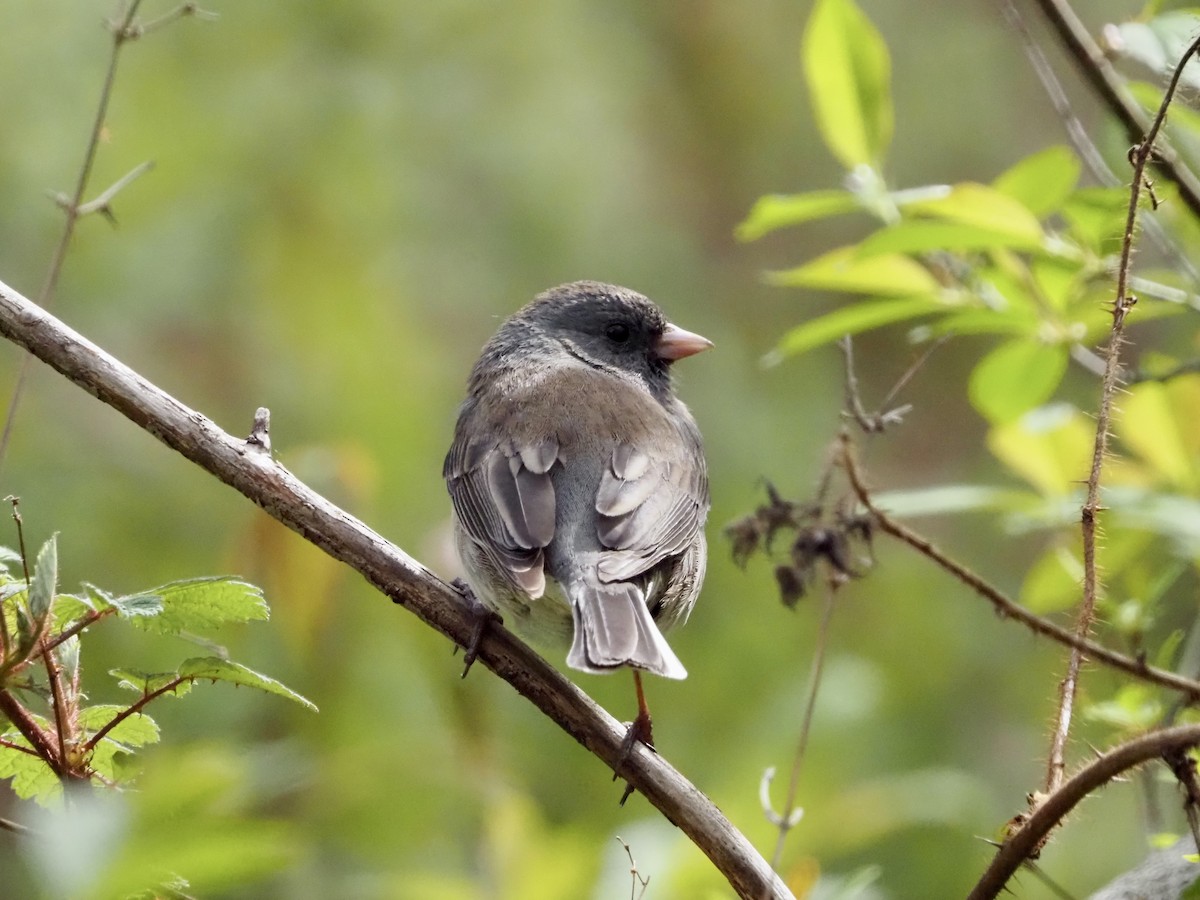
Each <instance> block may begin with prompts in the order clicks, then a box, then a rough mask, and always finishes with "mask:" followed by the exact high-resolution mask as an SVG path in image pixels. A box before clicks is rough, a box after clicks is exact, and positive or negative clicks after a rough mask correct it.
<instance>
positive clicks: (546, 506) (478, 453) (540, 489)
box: [442, 428, 559, 599]
mask: <svg viewBox="0 0 1200 900" xmlns="http://www.w3.org/2000/svg"><path fill="white" fill-rule="evenodd" d="M465 430H466V429H461V428H460V429H459V433H458V434H457V435H456V436H455V440H454V443H453V444H452V445H451V447H450V452H449V453H447V454H446V462H445V465H444V467H443V470H442V474H443V476H444V477H445V479H446V486H447V487H448V488H449V490H450V500H451V502H452V503H453V504H454V512H455V514H456V515H457V517H458V521H459V523H460V525H461V526H462V528H463V529H464V530H465V531H466V533H467V534H468V535H470V537H471V538H472V540H474V541H475V543H476V544H477V545H478V546H479V547H480V548H481V549H482V550H483V551H484V552H485V553H486V554H487V555H488V557H489V558H490V559H491V560H492V562H494V563H495V564H496V565H495V568H496V570H497V571H498V572H500V573H501V574H502V575H504V576H505V577H506V578H508V579H509V581H510V582H511V584H512V585H513V586H514V587H516V588H519V589H520V590H521V591H523V592H524V593H526V594H527V595H529V596H530V597H531V598H534V599H536V598H538V597H540V596H541V595H542V592H543V591H544V590H545V588H546V577H545V573H544V571H543V565H544V558H543V553H542V550H543V548H544V547H546V545H547V544H549V543H550V541H551V540H553V539H554V515H555V512H554V483H553V481H551V478H550V469H551V468H552V467H553V466H554V463H555V462H556V461H557V460H558V450H559V448H558V441H557V440H556V439H555V438H554V437H549V438H546V439H544V440H541V441H539V442H536V443H526V444H518V443H517V442H515V441H513V440H509V439H505V438H493V439H491V440H487V439H485V440H467V439H466V438H465V437H464V436H463V432H464V431H465Z"/></svg>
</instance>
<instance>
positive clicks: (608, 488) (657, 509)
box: [596, 421, 709, 582]
mask: <svg viewBox="0 0 1200 900" xmlns="http://www.w3.org/2000/svg"><path fill="white" fill-rule="evenodd" d="M680 434H681V437H682V438H683V444H684V446H683V448H681V449H682V452H680V451H679V450H676V452H672V453H670V454H668V453H665V452H662V453H655V452H654V450H652V449H650V448H649V447H648V446H647V447H643V446H638V445H636V444H632V443H622V444H618V445H617V447H616V448H615V450H614V451H613V454H612V459H611V461H610V462H609V464H608V465H607V466H606V467H605V469H604V472H603V474H602V475H601V478H600V487H599V490H598V491H597V493H596V512H597V513H598V514H599V517H598V524H597V529H596V530H597V536H598V537H599V538H600V542H601V543H602V544H603V545H604V546H605V547H607V548H609V551H610V552H607V553H604V554H602V556H601V560H600V564H599V576H600V580H601V581H602V582H614V581H625V580H627V579H630V578H633V577H635V576H637V575H640V574H641V573H643V572H646V571H649V570H650V569H653V568H654V567H655V566H656V565H658V564H659V563H660V562H662V561H663V560H664V559H667V558H668V557H671V556H678V555H680V554H682V553H684V552H685V551H686V550H687V549H688V547H689V546H690V545H691V544H692V543H693V542H694V541H695V540H696V538H697V535H699V534H700V532H701V530H702V529H703V527H704V520H705V518H706V517H707V515H708V506H709V500H708V473H707V470H706V468H705V464H704V453H703V449H702V447H701V443H700V434H699V432H698V431H697V430H696V428H695V425H694V424H692V423H691V422H690V421H689V422H686V424H685V427H684V428H682V429H681V431H680ZM668 457H669V458H668Z"/></svg>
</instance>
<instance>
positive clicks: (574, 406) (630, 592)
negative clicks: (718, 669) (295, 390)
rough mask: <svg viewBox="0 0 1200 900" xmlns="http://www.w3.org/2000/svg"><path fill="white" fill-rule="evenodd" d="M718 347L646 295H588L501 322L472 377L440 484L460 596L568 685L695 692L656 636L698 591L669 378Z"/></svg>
mask: <svg viewBox="0 0 1200 900" xmlns="http://www.w3.org/2000/svg"><path fill="white" fill-rule="evenodd" d="M711 346H712V343H711V342H710V341H708V340H707V339H706V338H703V337H701V336H700V335H697V334H692V333H691V332H688V331H684V330H683V329H682V328H679V327H677V326H675V325H672V324H671V323H670V322H668V321H667V320H666V318H665V317H664V316H663V314H662V311H661V310H659V308H658V307H657V306H655V305H654V304H653V303H652V302H651V301H650V300H648V299H647V298H645V297H643V296H642V295H641V294H638V293H635V292H634V291H631V290H629V289H627V288H622V287H616V286H614V285H609V284H601V283H598V282H593V281H579V282H575V283H573V284H565V285H562V286H560V287H556V288H553V289H552V290H549V291H546V292H545V293H543V294H541V295H539V296H538V297H537V298H536V299H535V300H534V301H533V302H532V303H530V304H529V305H528V306H526V307H524V308H523V309H521V310H520V311H518V312H517V313H516V314H515V315H513V316H512V317H511V318H510V319H508V320H507V321H506V322H505V323H504V324H503V325H501V326H500V330H499V331H497V332H496V334H495V336H494V337H493V338H492V339H491V340H490V341H489V342H488V344H487V346H485V347H484V348H483V353H482V355H481V356H480V357H479V360H478V362H476V364H475V367H474V369H473V370H472V371H471V378H470V382H469V386H468V392H467V399H466V401H465V402H464V403H463V405H462V408H461V410H460V411H459V415H458V424H457V426H456V427H455V431H454V443H453V444H452V445H451V447H450V452H449V453H448V454H447V455H446V462H445V467H444V469H443V475H444V477H445V479H446V485H447V487H448V488H449V491H450V498H451V500H452V501H453V505H454V516H455V534H456V541H457V545H458V553H459V556H460V558H461V559H462V563H463V566H464V568H465V570H466V574H467V581H468V582H469V583H470V585H471V587H472V588H473V589H474V592H475V594H476V595H477V597H478V598H479V599H480V600H481V601H482V602H483V603H484V605H486V606H487V607H488V608H490V609H491V610H494V611H495V612H497V613H499V614H500V615H501V616H502V617H503V619H504V621H505V623H506V624H507V625H508V626H509V627H510V628H512V630H513V631H515V632H516V633H517V634H519V635H521V636H522V637H525V638H526V639H528V640H530V641H531V642H532V643H534V644H536V645H541V646H543V647H547V646H558V647H566V646H568V645H569V647H570V650H569V652H568V654H567V664H568V665H569V666H571V667H572V668H574V669H579V670H581V671H584V672H611V671H613V670H615V669H617V668H621V667H631V668H632V669H633V670H634V677H635V679H637V676H638V672H639V671H646V672H653V673H655V674H657V675H663V676H665V677H667V678H685V677H687V670H685V669H684V667H683V664H682V663H680V661H679V658H678V657H677V656H676V655H675V653H674V652H673V651H672V650H671V648H670V646H669V645H668V644H667V642H666V640H665V639H664V638H663V635H662V631H663V630H666V629H667V628H670V627H671V626H672V625H675V624H677V623H680V622H683V621H685V620H686V619H687V617H688V614H689V612H690V611H691V609H692V606H693V604H694V603H695V602H696V597H697V595H698V594H699V592H700V585H701V582H702V581H703V580H704V567H705V558H706V547H705V540H704V520H705V518H706V517H707V516H708V509H709V499H708V475H707V471H706V466H705V462H704V448H703V444H702V442H701V438H700V432H699V430H698V429H697V427H696V423H695V421H694V420H693V419H692V416H691V414H690V413H689V412H688V410H687V407H685V406H684V405H683V404H682V403H681V402H680V401H679V400H678V399H676V397H675V394H674V392H673V391H672V388H671V374H670V366H671V363H672V362H674V361H675V360H677V359H682V358H683V357H685V356H691V355H692V354H694V353H699V352H700V351H702V350H706V349H708V348H709V347H711ZM637 687H638V695H639V696H638V699H639V720H641V719H642V718H643V717H644V718H645V721H644V723H642V724H643V725H644V727H645V733H644V734H641V733H639V735H638V736H639V737H640V738H641V739H642V740H646V742H647V743H649V715H648V713H646V710H645V702H644V699H643V697H642V691H641V682H640V679H637Z"/></svg>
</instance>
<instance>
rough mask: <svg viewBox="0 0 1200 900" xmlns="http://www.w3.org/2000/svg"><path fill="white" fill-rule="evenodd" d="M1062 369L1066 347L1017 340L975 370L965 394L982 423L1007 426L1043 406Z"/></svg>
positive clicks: (997, 349)
mask: <svg viewBox="0 0 1200 900" xmlns="http://www.w3.org/2000/svg"><path fill="white" fill-rule="evenodd" d="M1066 368H1067V348H1066V347H1063V346H1061V345H1058V344H1043V343H1040V342H1038V341H1035V340H1030V339H1028V338H1017V339H1015V340H1011V341H1008V342H1007V343H1004V344H1001V345H1000V346H999V347H997V348H996V349H995V350H993V351H992V352H991V353H989V354H988V355H987V356H985V357H984V358H983V359H982V360H981V361H980V362H979V364H978V365H977V366H975V368H974V370H973V371H972V372H971V379H970V382H969V383H968V385H967V394H968V396H969V397H970V398H971V405H972V406H974V407H975V408H976V409H977V410H979V412H980V413H982V414H983V416H984V417H985V418H986V419H988V420H989V421H991V422H1000V423H1002V422H1009V421H1011V420H1013V419H1015V418H1017V417H1018V416H1020V415H1021V414H1023V413H1026V412H1028V411H1029V410H1031V409H1033V408H1034V407H1036V406H1040V405H1041V404H1042V403H1044V402H1046V400H1048V399H1049V398H1050V396H1051V395H1052V394H1053V393H1054V390H1055V389H1056V388H1057V387H1058V385H1059V382H1060V381H1062V376H1063V372H1065V371H1066Z"/></svg>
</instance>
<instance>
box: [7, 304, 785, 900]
mask: <svg viewBox="0 0 1200 900" xmlns="http://www.w3.org/2000/svg"><path fill="white" fill-rule="evenodd" d="M0 334H2V335H4V336H5V337H7V338H8V339H9V340H11V341H13V342H14V343H16V344H19V345H20V346H22V347H24V348H25V349H26V350H28V351H29V352H30V353H32V354H33V355H34V356H36V357H38V358H39V359H41V360H42V361H43V362H45V363H46V364H48V365H49V366H51V367H52V368H54V369H56V370H57V371H58V372H60V373H61V374H62V375H64V376H66V377H67V378H68V379H70V380H71V381H73V382H74V383H75V384H77V385H79V386H80V387H82V388H83V389H84V390H86V391H87V392H88V393H90V394H92V395H93V396H95V397H97V398H99V399H100V400H101V401H102V402H104V403H105V404H107V405H108V406H111V407H112V408H113V409H115V410H117V411H118V412H119V413H121V414H122V415H124V416H125V417H126V418H128V419H129V420H130V421H132V422H133V423H134V424H136V425H137V426H138V427H140V428H143V429H145V430H146V431H148V432H149V433H150V434H152V435H154V436H155V437H157V438H158V439H159V440H160V441H162V442H163V443H164V444H166V445H167V446H168V447H170V448H172V449H173V450H176V451H178V452H179V453H180V454H182V455H183V456H184V457H186V458H187V459H188V460H190V461H191V462H193V463H195V464H196V465H198V466H200V467H201V468H202V469H204V470H206V471H207V472H209V473H211V474H212V475H214V476H216V477H217V478H219V479H220V480H221V481H223V482H225V483H226V484H228V485H230V486H231V487H233V488H234V489H235V490H237V491H239V492H240V493H242V494H243V495H244V496H246V497H247V498H249V499H250V500H253V501H254V502H255V503H257V504H258V505H259V506H261V507H262V508H263V509H264V510H266V512H267V513H268V514H269V515H271V516H272V517H273V518H275V519H277V520H279V521H280V522H282V523H283V524H284V525H286V526H288V527H289V528H291V529H292V530H293V531H295V532H297V533H298V534H300V535H301V536H302V537H304V538H305V539H306V540H308V541H310V542H311V543H313V544H315V545H316V546H318V547H320V548H321V549H322V550H324V551H325V552H326V553H328V554H329V555H330V556H332V557H333V558H334V559H337V560H339V561H341V562H344V563H346V564H347V565H349V566H350V567H352V568H353V569H355V570H356V571H357V572H358V573H359V574H361V575H362V576H363V577H364V578H366V579H367V581H369V582H370V583H371V584H372V585H374V586H375V587H376V588H378V589H379V590H380V591H382V592H383V593H384V594H386V595H387V596H389V597H391V598H392V600H393V601H394V602H396V603H399V604H400V605H402V606H404V607H405V608H406V609H408V610H409V611H410V612H412V613H413V614H414V615H416V616H417V617H418V618H420V619H421V620H422V621H423V622H425V624H427V625H429V626H430V627H432V628H435V629H437V630H438V631H440V632H441V633H442V634H444V635H446V636H447V637H448V638H450V640H452V641H454V642H455V643H456V644H458V645H460V646H466V645H467V643H468V642H469V640H470V638H471V634H472V629H473V627H474V621H475V620H474V618H473V617H472V615H471V613H470V612H469V610H468V608H467V606H466V604H465V602H464V601H463V599H462V597H461V596H460V595H459V594H458V593H457V592H455V591H454V590H453V589H452V588H451V587H450V586H449V585H447V584H446V583H445V582H443V581H442V580H441V579H439V578H438V577H437V576H436V575H434V574H433V573H432V572H430V571H429V570H428V569H426V568H425V567H424V566H423V565H421V563H419V562H417V561H416V560H415V559H413V558H412V557H411V556H409V555H408V554H406V553H405V552H404V551H403V550H401V549H400V548H399V547H396V546H395V545H394V544H391V543H389V542H388V541H387V540H385V539H384V538H383V537H381V536H380V535H378V534H377V533H375V532H374V531H372V530H371V529H370V528H368V527H367V526H366V525H364V524H363V523H362V522H360V521H359V520H358V519H356V518H354V517H353V516H352V515H350V514H349V513H347V512H345V511H344V510H341V509H339V508H338V507H336V506H334V505H333V504H332V503H330V502H329V501H328V500H326V499H325V498H324V497H322V496H321V495H319V494H317V493H316V492H315V491H313V490H312V489H311V488H309V487H307V486H306V485H305V484H303V483H302V482H300V481H299V480H298V479H297V478H296V477H295V476H294V475H292V473H291V472H289V471H288V470H287V469H285V468H284V467H283V466H281V465H280V464H279V463H277V462H275V461H274V460H273V459H271V457H270V454H267V453H263V452H262V451H261V449H260V448H259V447H257V446H254V445H250V444H248V443H247V442H246V441H243V440H240V439H238V438H234V437H233V436H232V435H229V434H227V433H226V432H225V431H223V430H221V429H220V428H219V427H217V425H216V424H215V423H214V422H212V420H210V419H208V418H207V417H206V416H204V415H203V414H201V413H199V412H196V411H195V410H192V409H189V408H188V407H187V406H185V405H184V404H182V403H180V402H179V401H178V400H176V399H175V398H174V397H172V396H171V395H169V394H167V393H166V392H165V391H162V390H161V389H159V388H158V387H156V386H155V385H153V384H151V383H150V382H149V381H147V380H146V379H145V378H143V377H142V376H141V375H139V374H138V373H137V372H134V371H133V370H132V369H130V368H129V367H128V366H126V365H124V364H123V363H121V362H120V361H118V360H117V359H115V358H113V357H112V356H110V355H109V354H107V353H105V352H104V351H103V350H101V349H100V348H99V347H97V346H96V345H95V344H93V343H91V342H90V341H88V340H87V339H86V338H84V337H83V336H81V335H79V334H77V333H76V332H74V331H72V330H71V329H70V328H68V327H67V326H66V325H64V324H63V323H62V322H60V321H58V320H57V319H55V318H54V317H53V316H51V315H50V314H49V313H47V312H46V311H45V310H43V309H41V308H39V307H38V306H37V305H36V304H34V303H32V302H31V301H30V300H28V299H26V298H25V297H23V296H21V294H19V293H18V292H17V291H15V290H13V289H12V288H10V287H8V286H7V285H5V284H3V283H2V282H0ZM478 658H479V662H481V663H483V665H485V666H486V667H487V668H488V669H491V670H492V671H493V672H495V673H496V674H497V675H499V676H500V677H501V678H503V679H504V680H505V681H507V682H508V683H509V684H511V685H512V686H513V687H514V688H515V689H516V690H517V691H518V692H519V693H520V694H521V695H522V696H523V697H525V698H526V699H528V700H529V701H530V702H531V703H533V704H534V706H536V707H537V708H538V709H539V710H541V711H542V712H543V713H544V714H545V715H546V716H547V717H548V718H550V719H551V720H552V721H553V722H555V723H556V724H557V725H558V726H559V727H560V728H562V729H563V730H564V731H566V732H567V733H568V734H569V735H571V737H573V738H575V740H577V741H578V742H579V743H580V744H582V745H583V746H584V747H586V748H587V749H588V750H589V751H590V752H591V753H592V754H593V755H595V756H596V757H598V758H599V759H600V760H601V761H603V762H604V763H605V765H607V766H609V767H610V768H614V771H615V767H616V766H617V765H620V766H621V777H622V778H624V779H626V780H627V781H628V782H629V783H630V784H632V785H633V786H634V787H635V788H636V789H637V790H638V791H640V792H641V793H642V794H644V795H645V796H646V798H647V799H648V800H649V801H650V802H651V803H652V804H653V805H654V806H655V807H657V808H658V809H659V811H661V812H662V813H663V815H665V816H666V817H667V818H668V819H669V820H670V821H671V822H674V823H675V824H676V825H677V826H678V827H679V828H680V829H681V830H682V831H683V832H684V833H685V834H686V835H687V836H688V837H689V838H690V839H691V840H692V842H693V843H695V844H696V846H698V847H699V848H700V849H701V850H702V851H703V852H704V853H705V854H706V855H707V856H708V857H709V859H710V860H712V862H713V864H714V865H715V866H716V867H717V868H718V869H719V870H720V871H721V873H722V874H723V875H724V876H725V878H726V879H728V881H729V883H730V884H731V885H732V886H733V888H734V889H735V890H736V891H737V892H738V894H739V895H740V896H742V897H754V898H759V897H770V898H778V900H788V898H791V897H792V894H791V892H790V891H789V890H788V889H787V887H786V886H785V885H784V884H783V882H782V881H781V880H780V879H779V878H778V876H776V875H775V874H774V872H772V871H771V867H770V866H769V865H767V863H766V861H765V860H764V859H763V858H762V856H760V855H759V853H758V852H757V851H756V850H755V849H754V848H753V847H752V846H751V845H750V843H749V841H747V840H746V838H745V837H744V836H743V835H742V834H741V833H740V832H739V831H738V830H737V829H736V828H734V826H733V825H732V824H731V823H730V822H729V820H728V819H726V818H725V816H724V815H722V814H721V812H720V810H718V809H717V808H716V806H715V805H714V804H713V803H712V801H710V800H709V799H708V798H707V797H706V796H705V795H704V794H703V793H701V792H700V790H698V789H697V788H696V787H695V786H694V785H692V784H691V783H690V782H689V781H688V780H687V779H685V778H684V777H683V776H682V775H680V774H679V772H677V771H676V770H675V769H674V768H672V767H671V766H670V765H669V764H668V763H667V762H666V760H665V759H663V758H662V757H661V756H659V755H657V754H655V753H653V752H651V751H650V750H648V749H647V748H645V747H642V746H637V747H635V748H634V750H633V752H632V754H631V755H630V756H629V757H628V758H627V759H625V760H624V761H622V759H621V756H622V742H623V740H624V738H625V728H624V727H623V726H622V725H621V724H620V723H619V722H617V721H616V720H615V719H614V718H613V717H612V716H610V715H609V714H608V713H607V712H605V711H604V710H603V709H601V708H600V707H599V706H598V705H597V704H596V703H595V701H593V700H592V699H591V698H590V697H588V696H587V694H585V693H584V692H583V691H581V690H580V689H579V688H578V687H576V686H575V685H574V684H572V683H571V682H570V681H568V680H567V679H566V678H565V677H564V676H563V675H562V674H561V673H560V672H558V671H557V670H556V669H554V668H553V667H552V666H551V665H550V664H549V663H547V662H546V661H545V660H544V659H542V658H541V657H540V656H538V655H537V654H536V653H534V652H533V651H532V650H530V649H529V648H528V647H526V646H525V645H524V644H522V643H521V642H520V641H518V640H517V639H516V638H514V637H512V636H511V635H510V634H509V633H508V632H506V631H504V630H503V629H502V628H490V629H488V631H487V634H486V636H485V638H484V640H483V644H482V647H481V648H480V652H479V657H478Z"/></svg>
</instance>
